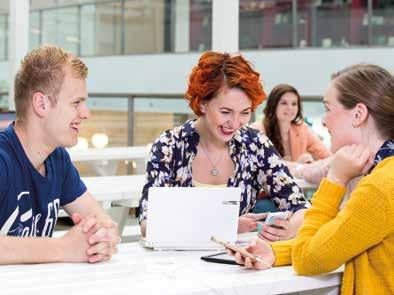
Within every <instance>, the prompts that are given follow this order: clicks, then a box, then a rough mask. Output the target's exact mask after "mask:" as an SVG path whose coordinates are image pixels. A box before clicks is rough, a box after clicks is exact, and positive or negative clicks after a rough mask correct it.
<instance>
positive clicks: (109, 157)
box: [68, 146, 148, 176]
mask: <svg viewBox="0 0 394 295" xmlns="http://www.w3.org/2000/svg"><path fill="white" fill-rule="evenodd" d="M68 153H69V154H70V158H71V160H72V161H73V162H88V163H89V164H90V165H91V166H93V168H94V169H95V171H96V172H97V173H98V175H101V176H107V175H115V174H116V170H117V165H118V161H119V160H130V159H133V160H135V161H136V162H138V165H137V167H138V168H140V169H138V170H139V171H140V173H142V171H143V170H145V159H146V157H147V155H148V147H147V146H124V147H107V148H102V149H97V148H88V149H85V150H78V149H68Z"/></svg>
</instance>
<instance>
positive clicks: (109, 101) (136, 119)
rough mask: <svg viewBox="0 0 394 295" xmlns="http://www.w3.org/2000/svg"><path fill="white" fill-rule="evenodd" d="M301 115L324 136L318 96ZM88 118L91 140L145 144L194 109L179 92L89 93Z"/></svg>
mask: <svg viewBox="0 0 394 295" xmlns="http://www.w3.org/2000/svg"><path fill="white" fill-rule="evenodd" d="M302 105H303V115H304V117H305V120H306V122H307V123H308V124H309V125H311V126H312V128H313V129H314V130H315V131H316V132H317V133H318V134H319V135H320V136H321V137H322V138H325V140H328V135H327V134H326V133H325V130H324V128H323V126H322V125H321V118H322V116H323V113H324V108H323V103H322V101H321V98H318V97H303V98H302ZM88 106H89V108H90V110H91V117H90V119H89V120H86V121H84V122H83V127H82V129H81V133H80V136H81V137H83V138H84V141H85V142H87V144H88V147H94V145H93V144H92V142H93V141H92V138H93V135H94V134H96V133H104V134H106V135H107V137H108V142H107V145H108V146H132V145H137V146H139V145H147V144H150V143H152V141H153V140H155V139H156V138H157V137H158V136H159V135H160V134H161V133H162V132H163V131H165V130H168V129H171V128H173V127H175V126H179V125H181V124H183V123H184V122H185V121H186V120H188V119H191V118H194V113H193V112H192V111H191V109H190V108H189V106H188V103H187V101H186V100H185V99H183V95H182V94H149V93H144V94H138V93H124V94H111V93H89V99H88ZM1 107H2V108H3V109H4V110H8V107H7V93H4V92H3V93H2V92H0V108H1ZM263 107H264V105H262V106H260V107H259V108H258V109H257V110H256V112H255V114H253V118H252V121H255V120H262V117H263V113H262V110H263Z"/></svg>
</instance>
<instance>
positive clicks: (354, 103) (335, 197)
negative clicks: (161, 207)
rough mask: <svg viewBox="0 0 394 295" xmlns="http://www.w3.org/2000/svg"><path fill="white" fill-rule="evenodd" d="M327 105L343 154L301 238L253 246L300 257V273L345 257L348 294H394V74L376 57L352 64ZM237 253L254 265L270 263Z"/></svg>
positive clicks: (272, 260) (273, 256) (278, 260)
mask: <svg viewBox="0 0 394 295" xmlns="http://www.w3.org/2000/svg"><path fill="white" fill-rule="evenodd" d="M324 105H325V107H326V114H325V116H324V118H323V123H324V124H325V126H326V127H327V128H328V131H329V132H330V134H331V143H332V151H333V152H335V155H334V158H333V161H332V163H331V165H330V168H329V172H328V174H327V177H326V178H325V179H323V181H322V182H321V184H320V187H319V189H318V190H317V192H316V193H315V195H314V197H313V199H312V207H311V208H310V209H308V211H307V212H306V214H305V220H304V224H303V225H302V227H301V228H300V230H299V232H298V235H297V237H296V238H295V239H293V240H289V241H280V242H275V243H272V244H267V243H266V242H264V241H263V240H261V239H258V238H255V239H253V240H252V241H251V242H250V243H249V245H248V246H247V247H246V250H247V251H249V252H251V253H254V254H255V255H258V256H260V258H261V259H263V260H264V261H265V262H267V263H268V264H270V265H275V266H279V265H288V264H292V265H293V267H294V269H295V270H296V272H297V273H298V274H300V275H315V274H320V273H325V272H329V271H332V270H335V269H336V268H338V267H339V266H341V265H342V264H345V272H344V275H343V281H342V292H341V293H342V294H394V77H393V75H392V74H390V73H389V72H387V71H386V70H384V69H383V68H381V67H378V66H375V65H367V64H359V65H355V66H351V67H349V68H346V69H344V70H342V71H340V72H339V73H337V74H335V75H333V80H332V81H331V84H330V85H329V87H328V89H327V91H326V93H325V95H324ZM358 175H364V177H363V178H362V179H361V181H360V182H359V183H358V184H357V186H356V187H355V188H354V190H353V192H352V193H351V195H350V198H349V200H348V201H347V203H346V204H345V206H344V207H343V208H342V209H341V210H340V209H339V208H340V203H341V201H342V198H343V196H344V195H345V192H346V190H345V186H346V185H347V183H348V181H349V180H350V179H352V178H353V177H356V176H358ZM277 225H279V226H280V225H281V224H280V222H278V223H277ZM278 230H281V229H278ZM273 234H275V233H273ZM233 254H234V253H233ZM235 257H236V260H237V262H238V263H241V264H244V265H245V266H246V267H248V268H255V269H264V268H266V267H267V266H266V265H265V264H262V263H252V262H251V261H250V259H248V258H246V259H245V258H244V257H242V256H241V255H240V254H239V253H235Z"/></svg>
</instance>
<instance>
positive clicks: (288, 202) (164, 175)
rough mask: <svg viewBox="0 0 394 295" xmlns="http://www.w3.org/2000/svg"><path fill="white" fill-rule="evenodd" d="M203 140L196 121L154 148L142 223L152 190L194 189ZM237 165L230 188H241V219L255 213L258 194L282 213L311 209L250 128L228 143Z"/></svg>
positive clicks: (270, 147) (264, 142) (141, 209)
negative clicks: (195, 166) (194, 166)
mask: <svg viewBox="0 0 394 295" xmlns="http://www.w3.org/2000/svg"><path fill="white" fill-rule="evenodd" d="M199 139H200V136H199V134H198V133H197V131H196V129H195V127H194V121H193V120H191V121H187V122H186V123H185V124H183V125H182V126H179V127H176V128H174V129H172V130H168V131H165V132H164V133H163V134H162V135H161V136H160V137H159V138H158V139H157V140H156V141H155V142H154V144H153V146H152V149H151V153H150V160H149V161H148V163H147V168H146V184H145V185H144V188H143V191H142V198H141V200H140V205H139V209H138V211H139V212H138V215H139V220H140V222H141V221H142V220H144V219H146V217H147V208H148V190H149V188H150V187H152V186H182V187H191V186H193V181H192V162H193V160H194V158H195V156H196V154H197V145H198V143H199ZM229 148H230V157H231V159H232V160H233V162H234V164H235V170H234V173H233V174H232V175H231V177H230V178H229V180H228V182H227V186H228V187H241V188H242V194H241V200H240V211H239V215H243V214H245V213H248V212H250V211H252V209H253V208H254V206H255V203H256V197H257V195H258V194H259V193H261V192H265V193H266V194H267V195H268V196H269V197H270V198H271V199H272V200H273V201H274V202H275V204H276V205H277V206H278V208H279V209H280V210H291V211H293V212H295V211H297V210H299V209H304V208H308V207H309V206H310V204H309V202H308V201H307V200H306V199H305V197H304V195H303V193H302V191H301V189H300V188H299V187H298V186H297V185H296V183H295V181H294V179H293V177H292V176H291V174H290V172H289V170H288V168H287V167H286V166H285V165H284V163H283V161H282V159H281V158H280V156H279V155H278V153H277V151H276V150H275V148H274V147H273V145H272V143H271V142H270V140H269V139H268V138H267V137H266V136H265V135H263V134H262V133H259V132H258V131H257V130H254V129H252V128H249V127H246V126H245V127H242V128H241V129H239V130H238V131H237V132H236V133H235V135H234V137H233V138H232V139H231V140H230V141H229Z"/></svg>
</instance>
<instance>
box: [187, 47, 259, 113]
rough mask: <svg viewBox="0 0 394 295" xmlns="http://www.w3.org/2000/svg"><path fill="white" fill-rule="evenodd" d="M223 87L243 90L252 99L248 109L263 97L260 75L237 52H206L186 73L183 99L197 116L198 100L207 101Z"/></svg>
mask: <svg viewBox="0 0 394 295" xmlns="http://www.w3.org/2000/svg"><path fill="white" fill-rule="evenodd" d="M223 86H227V87H228V88H239V89H241V90H242V91H244V92H245V93H246V95H247V96H248V97H249V98H250V100H251V101H252V111H254V110H255V109H256V107H257V106H258V105H259V104H261V103H262V102H263V101H264V99H265V97H266V94H265V92H264V90H263V86H262V84H261V82H260V74H259V73H258V72H256V71H255V70H253V68H252V65H251V64H250V63H249V62H248V61H247V60H245V59H244V58H243V57H242V56H241V55H239V54H238V55H230V54H228V53H219V52H213V51H207V52H205V53H203V54H202V55H201V57H200V59H199V61H198V64H197V65H196V66H195V67H194V68H193V70H192V72H191V74H190V78H189V86H188V89H187V92H186V94H185V98H186V99H187V100H188V101H189V106H190V108H191V109H192V110H193V112H194V113H195V114H196V115H197V116H201V115H202V113H201V110H200V102H201V101H209V100H211V99H212V98H213V97H215V96H216V94H217V93H218V92H219V90H220V89H221V88H222V87H223Z"/></svg>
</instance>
